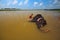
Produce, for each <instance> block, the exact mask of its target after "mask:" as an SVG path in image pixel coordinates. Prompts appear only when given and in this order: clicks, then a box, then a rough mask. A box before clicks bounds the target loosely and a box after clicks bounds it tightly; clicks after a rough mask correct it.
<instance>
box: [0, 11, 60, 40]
mask: <svg viewBox="0 0 60 40" xmlns="http://www.w3.org/2000/svg"><path fill="white" fill-rule="evenodd" d="M31 13H33V14H34V15H36V14H42V15H43V16H44V18H45V19H46V21H47V23H48V24H47V25H46V26H45V27H44V29H49V30H50V31H49V32H47V33H43V32H41V31H40V30H38V29H37V26H36V24H35V23H32V22H29V21H28V17H29V15H30V14H31ZM56 15H57V16H59V15H60V13H58V12H54V11H0V40H60V20H59V19H58V18H57V17H56V18H57V19H56V18H55V16H56Z"/></svg>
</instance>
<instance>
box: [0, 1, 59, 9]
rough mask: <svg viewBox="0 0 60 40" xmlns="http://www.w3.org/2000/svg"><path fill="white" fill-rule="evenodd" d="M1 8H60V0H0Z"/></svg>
mask: <svg viewBox="0 0 60 40" xmlns="http://www.w3.org/2000/svg"><path fill="white" fill-rule="evenodd" d="M0 8H19V9H60V0H0Z"/></svg>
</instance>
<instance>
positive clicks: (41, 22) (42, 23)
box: [29, 14, 47, 30]
mask: <svg viewBox="0 0 60 40" xmlns="http://www.w3.org/2000/svg"><path fill="white" fill-rule="evenodd" d="M32 16H33V14H31V15H30V16H29V19H30V21H31V22H35V23H36V25H37V28H38V29H40V30H42V29H41V27H44V26H45V25H46V24H47V23H46V20H45V19H44V17H43V16H42V15H41V14H37V15H36V16H34V17H32Z"/></svg>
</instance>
